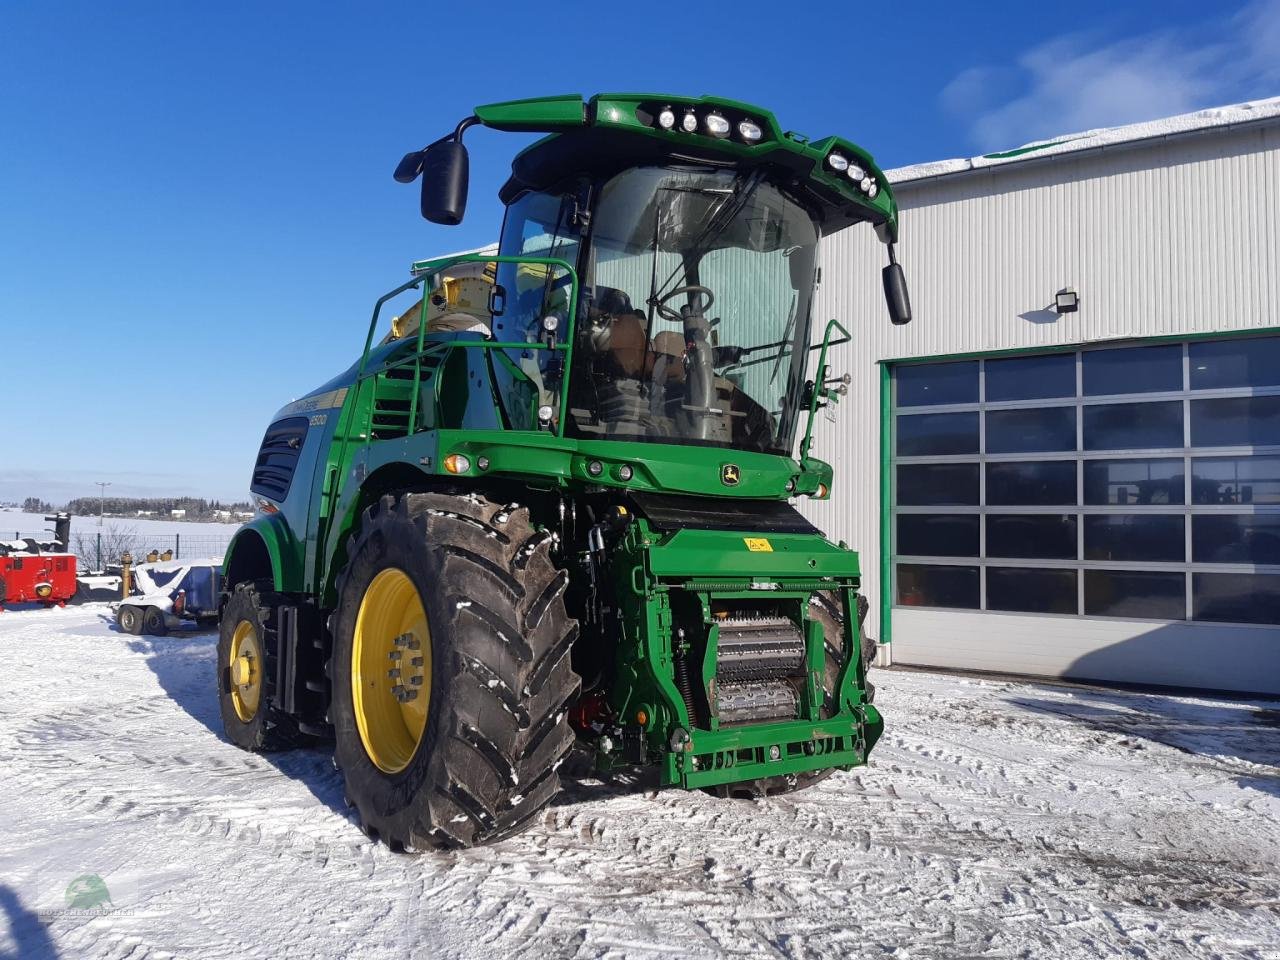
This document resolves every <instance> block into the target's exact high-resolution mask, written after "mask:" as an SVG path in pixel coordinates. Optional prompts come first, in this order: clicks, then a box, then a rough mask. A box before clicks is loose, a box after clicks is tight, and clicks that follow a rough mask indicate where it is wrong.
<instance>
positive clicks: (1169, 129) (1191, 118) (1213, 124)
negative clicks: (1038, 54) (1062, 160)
mask: <svg viewBox="0 0 1280 960" xmlns="http://www.w3.org/2000/svg"><path fill="white" fill-rule="evenodd" d="M1277 118H1280V97H1270V98H1268V99H1266V100H1251V101H1249V102H1247V103H1237V104H1232V105H1230V106H1225V107H1210V108H1208V109H1206V110H1197V111H1196V112H1194V113H1184V114H1180V115H1179V116H1176V117H1165V118H1163V119H1161V120H1148V121H1146V122H1145V123H1131V124H1128V125H1127V126H1123V127H1100V128H1098V129H1096V130H1085V131H1083V132H1082V133H1072V134H1067V135H1065V136H1061V137H1054V138H1053V139H1052V140H1038V141H1036V142H1034V143H1028V144H1026V145H1024V146H1021V147H1017V148H1016V149H1013V150H1002V151H1000V152H998V153H988V154H984V155H983V156H980V157H969V158H968V159H955V160H933V161H930V162H928V163H917V164H913V165H911V166H908V167H897V168H895V169H892V170H886V171H885V172H884V173H885V176H886V177H888V178H889V182H890V183H893V184H902V183H910V182H912V181H916V180H931V179H934V178H937V177H945V176H950V175H953V174H957V173H966V172H968V171H971V170H981V169H986V168H990V167H1001V166H1008V165H1013V164H1017V163H1021V162H1025V161H1028V160H1039V159H1041V158H1044V157H1051V156H1059V155H1062V154H1071V153H1080V152H1083V151H1086V150H1099V149H1103V148H1107V147H1118V146H1124V145H1131V144H1136V143H1138V142H1141V141H1145V140H1158V139H1164V138H1168V137H1175V136H1183V135H1186V134H1191V133H1197V132H1201V131H1206V130H1213V129H1221V128H1228V127H1238V126H1240V125H1242V124H1248V123H1256V122H1258V121H1261V120H1275V119H1277Z"/></svg>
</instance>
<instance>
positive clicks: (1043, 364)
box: [985, 353, 1076, 403]
mask: <svg viewBox="0 0 1280 960" xmlns="http://www.w3.org/2000/svg"><path fill="white" fill-rule="evenodd" d="M985 378H986V390H987V395H986V401H987V403H1000V402H1004V401H1011V400H1051V399H1054V398H1057V397H1074V396H1075V395H1076V355H1075V354H1074V353H1057V354H1049V355H1047V356H1043V357H1009V358H1008V359H1004V360H988V361H986V364H985Z"/></svg>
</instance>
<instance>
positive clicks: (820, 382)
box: [800, 317, 853, 463]
mask: <svg viewBox="0 0 1280 960" xmlns="http://www.w3.org/2000/svg"><path fill="white" fill-rule="evenodd" d="M833 328H834V329H838V330H839V331H840V332H841V333H843V334H844V339H843V340H837V341H836V345H839V344H841V343H848V342H849V341H850V340H852V339H853V334H851V333H850V332H849V331H848V330H846V329H845V327H844V325H843V324H842V323H841V322H840V321H839V320H836V319H835V318H834V317H833V318H832V319H831V320H829V321H828V322H827V329H826V332H825V333H824V334H823V336H822V352H821V353H820V354H818V372H817V376H815V377H814V379H813V390H812V391H810V397H809V422H808V424H807V425H806V426H805V430H804V439H803V440H801V441H800V462H801V463H804V462H805V461H806V460H807V459H808V458H809V448H810V447H811V446H812V445H813V418H814V417H815V416H816V415H817V413H818V398H819V397H821V396H823V395H824V394H825V393H826V389H827V388H826V370H827V350H828V349H829V348H830V347H831V346H832V343H831V331H832V329H833Z"/></svg>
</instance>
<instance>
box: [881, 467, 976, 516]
mask: <svg viewBox="0 0 1280 960" xmlns="http://www.w3.org/2000/svg"><path fill="white" fill-rule="evenodd" d="M978 471H979V467H978V464H976V463H913V464H900V465H899V466H898V504H899V505H901V506H915V507H929V506H973V507H976V506H977V505H978V503H979V499H980V490H981V486H982V482H981V478H980V477H979V475H978Z"/></svg>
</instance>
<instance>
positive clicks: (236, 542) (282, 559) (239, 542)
mask: <svg viewBox="0 0 1280 960" xmlns="http://www.w3.org/2000/svg"><path fill="white" fill-rule="evenodd" d="M255 536H256V537H258V538H259V539H260V540H261V541H262V543H263V545H264V546H265V547H266V549H267V556H268V557H269V558H270V560H271V579H272V583H273V585H274V586H275V588H276V589H277V590H301V589H302V555H303V551H302V545H301V544H300V543H299V542H298V540H297V538H296V537H295V536H294V534H293V531H292V530H290V529H289V524H288V523H287V522H286V520H285V518H284V517H283V516H282V515H281V514H279V513H267V514H259V515H258V516H257V517H255V518H254V519H253V520H250V521H249V522H248V523H246V524H245V525H244V526H242V527H241V528H240V529H239V530H237V531H236V534H235V536H234V537H233V538H232V540H231V543H229V544H228V545H227V553H226V556H225V558H224V559H223V569H224V570H226V569H230V566H231V562H232V559H233V558H234V556H235V553H236V551H237V550H238V549H242V548H243V547H244V544H245V543H246V541H247V540H248V539H249V538H252V537H255Z"/></svg>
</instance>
